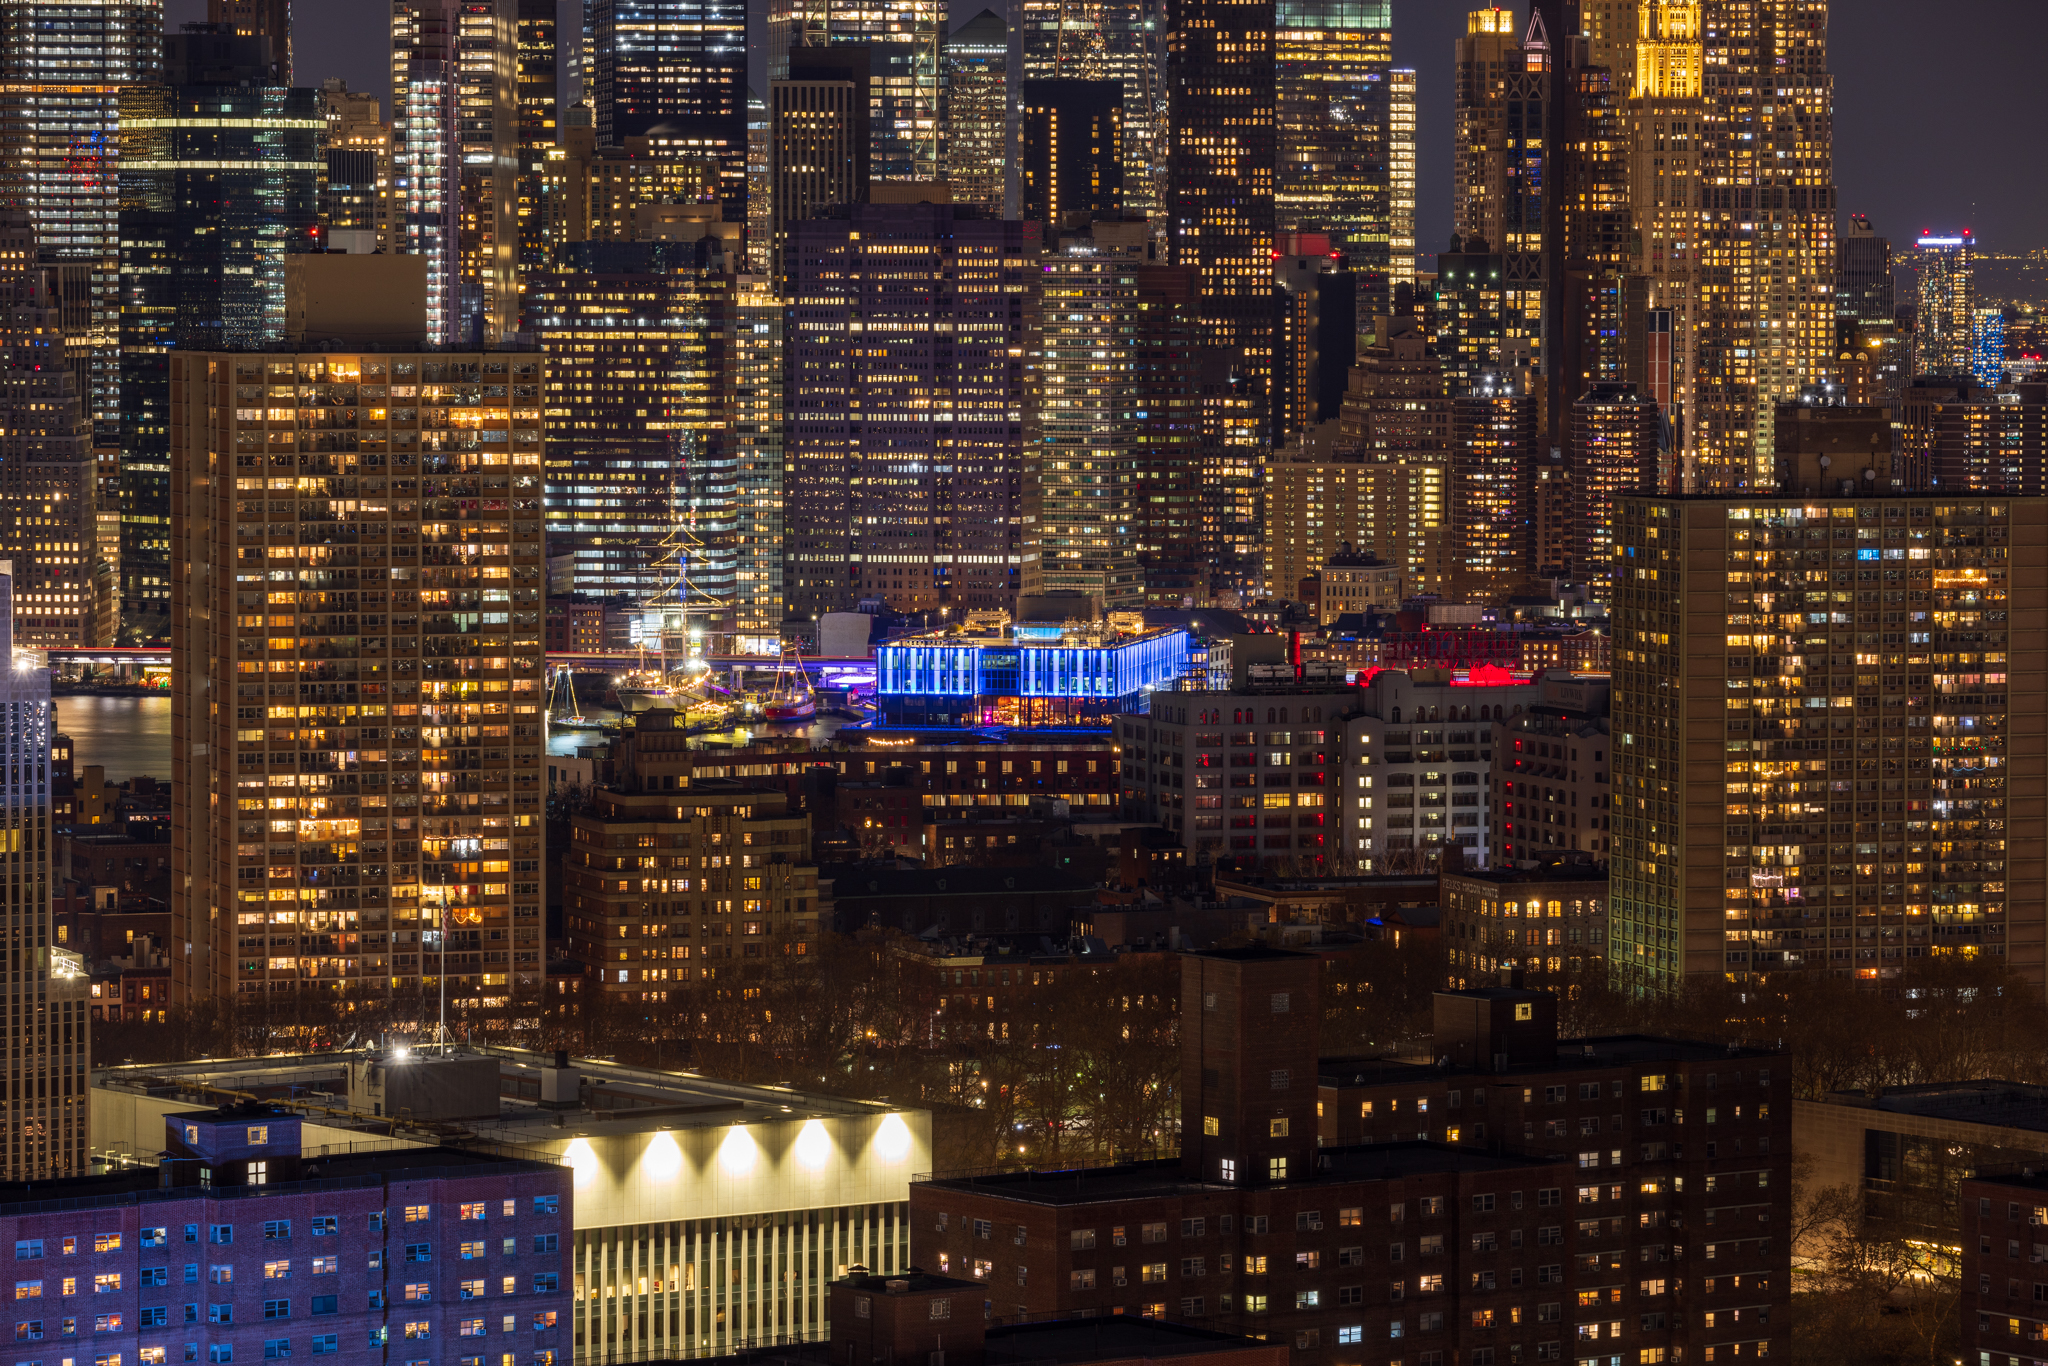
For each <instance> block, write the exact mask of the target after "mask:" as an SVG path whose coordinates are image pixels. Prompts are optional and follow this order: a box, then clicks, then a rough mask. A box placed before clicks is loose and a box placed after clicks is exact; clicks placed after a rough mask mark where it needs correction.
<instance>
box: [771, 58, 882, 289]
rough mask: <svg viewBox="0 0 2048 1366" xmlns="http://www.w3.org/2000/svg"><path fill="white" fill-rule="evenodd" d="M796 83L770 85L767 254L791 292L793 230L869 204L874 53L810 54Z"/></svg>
mask: <svg viewBox="0 0 2048 1366" xmlns="http://www.w3.org/2000/svg"><path fill="white" fill-rule="evenodd" d="M791 69H792V70H793V71H794V72H795V76H794V77H793V78H792V79H790V80H778V81H771V82H769V85H768V181H769V187H770V192H769V219H768V234H769V243H768V255H769V261H770V272H769V273H770V274H771V275H773V276H774V277H775V279H776V280H778V281H780V282H783V287H784V288H786V287H787V282H788V279H789V269H790V262H789V243H790V233H791V231H792V229H793V228H794V226H795V225H796V224H798V223H801V222H803V221H805V220H806V219H809V218H812V217H815V216H816V215H818V214H820V213H823V212H825V211H826V210H828V209H832V208H835V207H837V206H839V205H844V204H861V203H865V202H866V201H867V197H868V192H869V191H868V185H869V181H870V161H869V155H868V154H869V151H870V150H871V144H872V139H871V138H870V137H869V136H868V124H869V107H868V86H869V81H868V50H867V49H866V48H865V47H861V46H858V45H855V44H850V43H849V44H842V45H840V46H839V47H837V48H825V49H823V50H819V49H805V50H803V51H800V52H798V53H797V54H796V63H795V65H794V66H793V67H792V68H791Z"/></svg>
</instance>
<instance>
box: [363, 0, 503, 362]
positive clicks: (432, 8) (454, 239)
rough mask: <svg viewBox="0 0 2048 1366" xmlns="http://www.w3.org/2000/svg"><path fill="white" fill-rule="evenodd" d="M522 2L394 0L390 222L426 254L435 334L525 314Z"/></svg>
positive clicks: (464, 335)
mask: <svg viewBox="0 0 2048 1366" xmlns="http://www.w3.org/2000/svg"><path fill="white" fill-rule="evenodd" d="M518 4H519V0H391V105H392V178H393V182H394V183H393V195H394V204H393V210H392V216H393V232H394V236H396V237H398V239H399V241H400V243H401V250H403V251H404V252H405V253H407V254H408V255H416V256H425V257H427V258H428V265H427V328H428V335H429V336H430V337H432V338H434V339H435V340H437V341H444V342H447V343H451V344H454V343H458V342H465V341H466V342H468V343H470V344H478V343H482V342H494V341H495V340H496V339H497V338H498V337H499V336H501V335H502V334H503V333H505V332H508V331H510V330H512V329H513V327H514V326H515V325H516V323H517V320H518V303H519V300H518V281H519V243H520V238H519V145H520V142H519V138H520V109H519V45H518ZM401 215H402V216H401Z"/></svg>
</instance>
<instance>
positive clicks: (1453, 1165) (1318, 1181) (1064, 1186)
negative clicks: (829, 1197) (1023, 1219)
mask: <svg viewBox="0 0 2048 1366" xmlns="http://www.w3.org/2000/svg"><path fill="white" fill-rule="evenodd" d="M1556 1160H1557V1161H1563V1160H1564V1159H1563V1158H1561V1157H1560V1158H1558V1159H1556ZM1547 1165H1549V1163H1548V1162H1547V1161H1546V1160H1544V1159H1540V1158H1518V1157H1500V1156H1496V1155H1494V1154H1491V1153H1482V1152H1477V1151H1474V1150H1472V1149H1469V1148H1459V1147H1453V1146H1451V1145H1448V1144H1443V1143H1422V1142H1407V1143H1361V1144H1355V1145H1349V1146H1345V1147H1338V1148H1318V1149H1317V1150H1316V1169H1315V1171H1314V1172H1313V1173H1312V1174H1311V1175H1308V1176H1305V1177H1302V1178H1300V1179H1298V1180H1293V1181H1288V1182H1285V1183H1283V1184H1285V1185H1288V1186H1318V1185H1335V1184H1347V1183H1352V1182H1358V1181H1394V1180H1399V1179H1400V1178H1402V1177H1408V1176H1418V1175H1421V1174H1424V1173H1427V1172H1489V1171H1511V1170H1515V1169H1518V1168H1524V1167H1539V1166H1547ZM931 1184H932V1185H935V1186H945V1187H947V1188H949V1189H952V1190H974V1191H981V1192H984V1193H987V1194H994V1195H1000V1196H1002V1197H1003V1198H1005V1199H1008V1200H1021V1201H1024V1202H1026V1203H1029V1204H1035V1205H1092V1204H1101V1203H1104V1202H1108V1201H1116V1200H1135V1199H1143V1198H1146V1197H1152V1196H1170V1195H1189V1194H1195V1193H1199V1192H1204V1191H1206V1192H1211V1193H1216V1194H1223V1193H1234V1194H1242V1193H1243V1192H1244V1190H1245V1187H1243V1186H1235V1185H1223V1184H1221V1183H1218V1182H1214V1181H1198V1180H1190V1179H1189V1178H1188V1177H1186V1176H1184V1175H1182V1174H1181V1168H1180V1159H1178V1158H1162V1159H1159V1160H1156V1161H1151V1162H1126V1163H1120V1164H1118V1165H1116V1166H1113V1167H1079V1168H1074V1169H1072V1170H1068V1171H1024V1172H999V1173H994V1174H990V1175H980V1174H962V1175H959V1176H948V1175H947V1174H945V1173H943V1172H939V1173H934V1175H933V1177H932V1180H931Z"/></svg>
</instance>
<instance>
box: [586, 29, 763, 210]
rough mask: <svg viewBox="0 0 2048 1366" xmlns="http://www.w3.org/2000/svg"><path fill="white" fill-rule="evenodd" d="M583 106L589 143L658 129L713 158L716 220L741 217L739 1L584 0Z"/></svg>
mask: <svg viewBox="0 0 2048 1366" xmlns="http://www.w3.org/2000/svg"><path fill="white" fill-rule="evenodd" d="M591 20H592V37H593V44H594V46H593V48H592V53H593V62H594V67H593V70H592V73H591V85H590V107H591V113H592V115H593V116H594V120H595V125H596V128H597V140H598V144H599V145H600V146H603V147H621V146H624V145H625V142H626V139H627V138H630V137H639V136H642V135H644V134H647V133H650V132H652V131H654V130H655V129H657V128H658V129H660V130H662V132H663V133H664V134H666V135H667V137H668V140H669V141H670V142H671V143H672V144H674V145H676V146H678V147H679V148H680V149H681V150H682V151H684V152H686V153H688V154H690V155H697V156H705V157H711V158H714V159H716V160H717V162H718V165H719V171H720V185H721V193H720V196H719V197H720V199H721V200H723V201H724V206H725V217H726V221H727V222H730V223H743V222H745V221H746V217H747V49H748V21H747V6H746V5H745V3H744V2H743V0H591Z"/></svg>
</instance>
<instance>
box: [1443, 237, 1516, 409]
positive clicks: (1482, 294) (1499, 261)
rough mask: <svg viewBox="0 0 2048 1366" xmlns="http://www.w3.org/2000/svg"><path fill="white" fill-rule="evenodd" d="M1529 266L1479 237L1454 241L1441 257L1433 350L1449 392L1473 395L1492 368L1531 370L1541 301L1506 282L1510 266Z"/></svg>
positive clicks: (1454, 239)
mask: <svg viewBox="0 0 2048 1366" xmlns="http://www.w3.org/2000/svg"><path fill="white" fill-rule="evenodd" d="M1526 264H1527V257H1526V256H1520V257H1516V258H1513V259H1512V260H1511V259H1510V258H1508V257H1506V256H1503V255H1502V254H1501V252H1500V251H1499V250H1498V249H1497V248H1494V247H1491V246H1490V245H1489V244H1488V243H1487V242H1486V241H1485V240H1484V239H1482V238H1477V237H1474V238H1468V239H1466V240H1464V241H1459V240H1458V239H1457V238H1455V237H1454V238H1453V239H1452V241H1451V250H1449V251H1446V252H1439V253H1438V254H1437V258H1436V282H1435V288H1434V291H1433V294H1434V298H1433V299H1432V300H1431V303H1432V305H1433V306H1432V307H1431V308H1430V310H1429V314H1430V322H1431V324H1432V326H1433V328H1434V332H1433V335H1432V336H1431V346H1432V349H1433V350H1434V351H1435V353H1436V355H1437V357H1438V358H1439V359H1440V360H1441V361H1442V363H1443V371H1444V385H1445V388H1446V390H1447V392H1449V393H1452V394H1463V393H1468V392H1470V391H1471V390H1472V388H1473V387H1474V386H1476V385H1477V384H1478V383H1479V380H1480V377H1481V376H1482V375H1483V374H1485V373H1486V372H1487V371H1489V370H1499V369H1502V368H1503V367H1505V368H1508V369H1521V368H1528V367H1529V361H1530V357H1531V356H1533V355H1534V354H1535V353H1536V352H1537V350H1538V349H1539V348H1540V347H1541V345H1542V326H1543V313H1542V304H1543V299H1542V296H1541V294H1539V293H1535V292H1532V291H1529V290H1527V289H1524V288H1521V287H1520V285H1519V284H1517V285H1514V286H1511V285H1510V283H1509V280H1508V271H1509V269H1510V267H1511V266H1514V267H1516V268H1520V266H1522V265H1526ZM1532 305H1533V306H1534V307H1535V309H1536V311H1535V312H1534V313H1530V312H1527V311H1526V310H1527V309H1528V308H1529V307H1530V306H1532Z"/></svg>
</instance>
